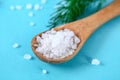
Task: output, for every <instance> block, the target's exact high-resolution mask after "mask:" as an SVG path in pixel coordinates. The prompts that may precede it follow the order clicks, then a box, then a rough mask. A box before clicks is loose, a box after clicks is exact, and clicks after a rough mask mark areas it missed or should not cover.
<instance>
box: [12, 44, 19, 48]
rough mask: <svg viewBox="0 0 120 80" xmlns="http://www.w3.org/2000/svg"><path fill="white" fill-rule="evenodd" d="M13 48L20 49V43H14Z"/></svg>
mask: <svg viewBox="0 0 120 80" xmlns="http://www.w3.org/2000/svg"><path fill="white" fill-rule="evenodd" d="M12 47H13V48H18V47H20V45H19V44H18V43H14V44H13V46H12Z"/></svg>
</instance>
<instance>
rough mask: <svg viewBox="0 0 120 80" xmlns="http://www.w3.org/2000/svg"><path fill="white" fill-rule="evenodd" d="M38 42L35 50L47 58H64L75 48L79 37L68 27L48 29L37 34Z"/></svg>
mask: <svg viewBox="0 0 120 80" xmlns="http://www.w3.org/2000/svg"><path fill="white" fill-rule="evenodd" d="M36 40H37V42H38V44H35V45H38V46H37V48H36V51H37V52H39V53H41V54H43V56H45V57H47V58H53V59H58V58H65V57H67V56H69V55H71V54H73V52H74V51H75V49H77V45H78V43H80V39H79V38H78V37H77V36H76V35H75V34H74V32H73V31H70V30H69V29H64V30H59V31H55V30H50V31H47V32H45V33H43V34H42V36H41V37H40V36H37V37H36Z"/></svg>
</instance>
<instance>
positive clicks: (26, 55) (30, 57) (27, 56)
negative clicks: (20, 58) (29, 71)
mask: <svg viewBox="0 0 120 80" xmlns="http://www.w3.org/2000/svg"><path fill="white" fill-rule="evenodd" d="M24 59H26V60H30V59H32V56H31V55H30V54H25V55H24Z"/></svg>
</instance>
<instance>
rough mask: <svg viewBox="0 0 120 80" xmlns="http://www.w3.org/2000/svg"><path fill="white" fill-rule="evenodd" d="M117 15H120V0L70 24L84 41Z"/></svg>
mask: <svg viewBox="0 0 120 80" xmlns="http://www.w3.org/2000/svg"><path fill="white" fill-rule="evenodd" d="M118 15H120V0H114V2H112V3H111V4H110V5H108V6H107V7H105V8H103V9H102V10H100V11H98V12H97V13H95V14H93V15H91V16H89V17H87V18H83V19H81V20H78V21H75V22H73V23H71V24H72V26H71V27H72V28H74V29H75V30H76V32H77V34H79V36H81V35H82V36H81V37H82V38H83V39H84V40H86V39H87V38H88V37H89V36H90V35H91V33H92V32H94V31H95V30H96V29H97V28H99V27H100V26H101V25H102V24H104V23H105V22H107V21H109V20H111V19H112V18H114V17H116V16H118ZM83 35H84V36H83Z"/></svg>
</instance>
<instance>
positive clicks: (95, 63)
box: [91, 59, 100, 65]
mask: <svg viewBox="0 0 120 80" xmlns="http://www.w3.org/2000/svg"><path fill="white" fill-rule="evenodd" d="M91 64H93V65H100V61H99V60H98V59H92V61H91Z"/></svg>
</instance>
